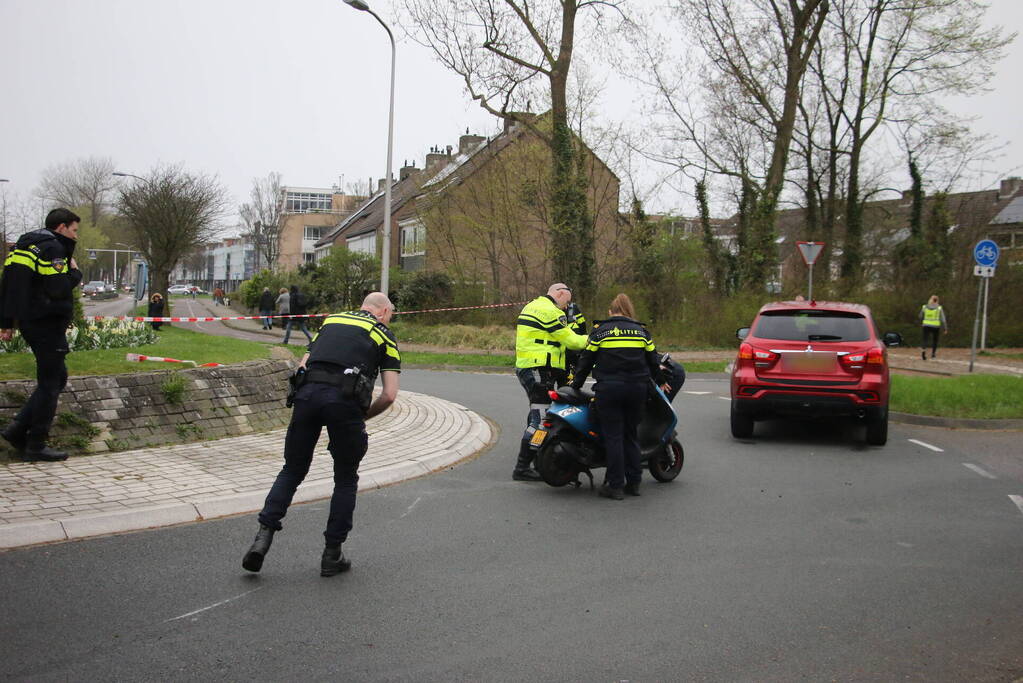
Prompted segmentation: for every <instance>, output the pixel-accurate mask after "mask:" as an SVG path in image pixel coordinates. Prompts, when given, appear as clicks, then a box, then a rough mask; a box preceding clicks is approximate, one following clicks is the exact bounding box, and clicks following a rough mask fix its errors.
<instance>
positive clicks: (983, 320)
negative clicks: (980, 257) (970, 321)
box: [980, 277, 991, 351]
mask: <svg viewBox="0 0 1023 683" xmlns="http://www.w3.org/2000/svg"><path fill="white" fill-rule="evenodd" d="M990 286H991V278H989V277H986V278H984V312H983V313H982V314H981V317H980V350H981V351H983V350H985V349H986V348H987V296H988V288H989V287H990Z"/></svg>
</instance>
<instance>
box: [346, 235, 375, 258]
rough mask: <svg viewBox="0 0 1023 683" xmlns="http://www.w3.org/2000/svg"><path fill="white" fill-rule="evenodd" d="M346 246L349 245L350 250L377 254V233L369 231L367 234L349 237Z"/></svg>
mask: <svg viewBox="0 0 1023 683" xmlns="http://www.w3.org/2000/svg"><path fill="white" fill-rule="evenodd" d="M345 246H347V247H348V251H354V252H357V253H359V254H369V255H370V256H375V255H376V253H377V234H376V233H375V232H367V233H366V234H365V235H359V236H358V237H349V238H348V239H347V240H345Z"/></svg>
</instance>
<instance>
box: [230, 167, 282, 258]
mask: <svg viewBox="0 0 1023 683" xmlns="http://www.w3.org/2000/svg"><path fill="white" fill-rule="evenodd" d="M249 198H250V201H249V202H247V203H245V204H242V205H241V206H240V207H238V214H239V216H241V219H242V223H243V224H244V226H245V236H246V237H248V238H249V239H250V240H252V243H253V244H254V245H255V246H256V255H257V261H262V264H261V265H260V264H258V263H257V268H256V270H259V269H260V268H261V267H266V268H269V269H270V270H273V269H274V268H276V267H277V259H278V258H280V255H281V230H282V229H283V228H284V220H283V214H284V193H283V192H282V191H281V174H280V173H277V172H276V171H274V172H271V173H269V174H268V175H267V176H266V177H265V178H254V179H253V180H252V192H251V193H250V195H249Z"/></svg>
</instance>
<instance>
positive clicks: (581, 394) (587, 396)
mask: <svg viewBox="0 0 1023 683" xmlns="http://www.w3.org/2000/svg"><path fill="white" fill-rule="evenodd" d="M557 394H558V400H559V401H561V402H562V403H567V404H569V405H573V406H581V405H585V404H587V403H589V402H590V401H592V400H593V392H592V391H586V390H585V389H574V388H572V387H561V388H560V389H558V391H557Z"/></svg>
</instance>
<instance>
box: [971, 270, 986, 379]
mask: <svg viewBox="0 0 1023 683" xmlns="http://www.w3.org/2000/svg"><path fill="white" fill-rule="evenodd" d="M985 279H986V278H981V281H980V282H978V283H977V312H976V313H975V314H974V316H973V341H972V342H971V343H970V372H973V360H974V359H975V358H976V357H977V328H978V327H980V299H981V295H982V294H983V293H984V282H983V281H984V280H985Z"/></svg>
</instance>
